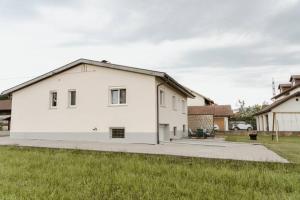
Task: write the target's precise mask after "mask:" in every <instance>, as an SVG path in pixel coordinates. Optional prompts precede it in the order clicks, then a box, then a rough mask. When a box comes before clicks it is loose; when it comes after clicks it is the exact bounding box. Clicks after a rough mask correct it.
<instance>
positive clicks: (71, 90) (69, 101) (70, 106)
mask: <svg viewBox="0 0 300 200" xmlns="http://www.w3.org/2000/svg"><path fill="white" fill-rule="evenodd" d="M71 92H75V105H71ZM76 106H77V91H76V90H75V89H69V90H68V108H76Z"/></svg>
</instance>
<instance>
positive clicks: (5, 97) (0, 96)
mask: <svg viewBox="0 0 300 200" xmlns="http://www.w3.org/2000/svg"><path fill="white" fill-rule="evenodd" d="M6 99H9V96H8V95H0V100H6Z"/></svg>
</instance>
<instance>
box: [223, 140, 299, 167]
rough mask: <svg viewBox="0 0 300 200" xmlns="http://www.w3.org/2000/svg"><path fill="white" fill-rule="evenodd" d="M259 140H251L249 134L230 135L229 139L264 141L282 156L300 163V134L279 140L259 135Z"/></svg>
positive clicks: (263, 142)
mask: <svg viewBox="0 0 300 200" xmlns="http://www.w3.org/2000/svg"><path fill="white" fill-rule="evenodd" d="M257 139H258V140H257V141H253V140H249V136H240V135H228V136H226V140H227V141H233V142H255V143H257V142H258V143H262V144H264V145H265V146H266V147H267V148H269V149H271V150H273V151H274V152H276V153H277V154H279V155H280V156H282V157H284V158H286V159H287V160H289V161H290V162H294V163H298V164H300V137H299V136H282V137H279V140H278V142H277V141H276V140H275V138H274V140H272V137H271V135H258V137H257Z"/></svg>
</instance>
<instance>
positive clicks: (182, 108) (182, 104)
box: [181, 100, 186, 114]
mask: <svg viewBox="0 0 300 200" xmlns="http://www.w3.org/2000/svg"><path fill="white" fill-rule="evenodd" d="M181 111H182V114H185V113H186V105H185V100H182V101H181Z"/></svg>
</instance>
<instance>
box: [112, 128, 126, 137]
mask: <svg viewBox="0 0 300 200" xmlns="http://www.w3.org/2000/svg"><path fill="white" fill-rule="evenodd" d="M111 137H112V138H125V129H124V128H112V129H111Z"/></svg>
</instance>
